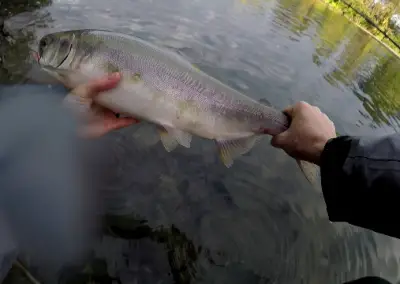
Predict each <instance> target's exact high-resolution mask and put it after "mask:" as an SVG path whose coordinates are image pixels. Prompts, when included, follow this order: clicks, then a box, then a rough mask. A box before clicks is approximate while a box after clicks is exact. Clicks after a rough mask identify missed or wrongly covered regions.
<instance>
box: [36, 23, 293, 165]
mask: <svg viewBox="0 0 400 284" xmlns="http://www.w3.org/2000/svg"><path fill="white" fill-rule="evenodd" d="M39 56H40V60H39V63H40V65H41V66H42V67H43V68H44V69H45V70H47V71H49V72H50V73H51V74H53V75H54V76H55V77H57V78H58V79H59V80H60V81H61V82H63V83H64V85H66V86H67V87H69V88H74V87H76V86H77V85H79V84H81V83H85V82H87V81H89V80H91V79H94V78H98V77H100V76H102V75H105V74H107V73H110V72H116V71H118V72H120V73H121V74H122V80H121V82H120V84H119V85H118V87H117V88H115V89H113V90H110V91H107V92H104V93H102V94H100V95H98V96H97V97H96V101H97V102H98V103H99V104H101V105H103V106H105V107H108V108H110V109H112V110H113V111H116V112H119V113H123V114H126V115H129V116H133V117H136V118H139V119H143V120H146V121H149V122H152V123H154V124H156V125H157V126H158V129H159V131H160V135H161V141H162V143H163V145H164V147H165V148H166V149H167V150H168V151H172V150H173V149H174V148H175V147H176V146H177V145H178V144H180V145H183V146H185V147H190V142H191V138H192V135H196V136H200V137H203V138H206V139H212V140H215V141H216V143H217V145H218V148H219V153H220V157H221V159H222V161H223V162H224V164H225V165H226V166H228V167H229V166H231V165H232V163H233V160H234V159H235V158H237V157H239V156H240V155H242V154H244V153H246V152H248V151H249V150H250V149H251V148H252V147H253V146H254V144H255V143H256V142H257V140H258V139H259V138H260V137H261V136H262V135H264V134H270V135H276V134H279V133H281V132H283V131H285V130H286V129H287V128H288V127H289V121H288V119H287V117H286V115H284V114H283V113H282V112H280V111H278V110H276V109H274V108H271V107H269V106H267V105H265V104H263V103H260V102H258V101H256V100H254V99H252V98H250V97H248V96H245V95H243V94H241V93H239V92H238V91H236V90H234V89H232V88H230V87H228V86H226V85H224V84H223V83H221V82H220V81H218V80H216V79H214V78H212V77H210V76H208V75H207V74H205V73H204V72H202V71H200V70H199V69H197V68H196V67H195V66H193V65H192V64H190V63H189V62H188V61H186V60H184V59H183V58H181V57H179V56H178V55H177V54H175V53H173V52H170V51H166V50H162V49H160V48H158V47H156V46H154V45H152V44H150V43H147V42H145V41H143V40H140V39H138V38H136V37H133V36H129V35H125V34H121V33H115V32H110V31H102V30H72V31H65V32H58V33H53V34H49V35H47V36H45V37H43V38H42V39H41V41H40V46H39Z"/></svg>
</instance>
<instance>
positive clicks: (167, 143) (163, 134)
mask: <svg viewBox="0 0 400 284" xmlns="http://www.w3.org/2000/svg"><path fill="white" fill-rule="evenodd" d="M158 132H159V133H160V139H161V143H162V144H163V146H164V148H165V150H166V151H167V152H172V151H173V150H175V148H176V147H177V146H178V142H177V141H176V139H175V138H174V137H173V136H172V135H170V134H169V133H168V131H167V130H166V129H165V128H163V127H158Z"/></svg>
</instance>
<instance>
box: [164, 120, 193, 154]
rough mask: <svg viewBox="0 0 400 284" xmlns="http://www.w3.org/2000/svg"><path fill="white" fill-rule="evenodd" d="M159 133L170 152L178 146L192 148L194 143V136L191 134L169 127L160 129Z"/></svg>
mask: <svg viewBox="0 0 400 284" xmlns="http://www.w3.org/2000/svg"><path fill="white" fill-rule="evenodd" d="M159 132H160V137H161V142H162V143H163V145H164V148H165V149H166V150H167V151H168V152H171V151H172V150H174V149H175V148H176V147H177V146H178V144H179V145H182V146H183V147H186V148H190V143H191V141H192V135H191V134H190V133H187V132H185V131H182V130H180V129H177V128H173V127H169V126H163V127H159Z"/></svg>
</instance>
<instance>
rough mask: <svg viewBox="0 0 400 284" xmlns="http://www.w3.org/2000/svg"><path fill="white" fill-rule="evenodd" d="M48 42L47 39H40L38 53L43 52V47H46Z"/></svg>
mask: <svg viewBox="0 0 400 284" xmlns="http://www.w3.org/2000/svg"><path fill="white" fill-rule="evenodd" d="M47 44H48V42H47V39H42V40H41V41H40V43H39V54H43V51H44V49H45V48H46V46H47Z"/></svg>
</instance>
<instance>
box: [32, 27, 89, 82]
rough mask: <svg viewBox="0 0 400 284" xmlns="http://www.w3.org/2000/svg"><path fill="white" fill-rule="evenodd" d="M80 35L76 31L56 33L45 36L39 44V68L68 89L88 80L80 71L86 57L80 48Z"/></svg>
mask: <svg viewBox="0 0 400 284" xmlns="http://www.w3.org/2000/svg"><path fill="white" fill-rule="evenodd" d="M80 35H81V34H80V33H79V32H77V31H64V32H57V33H52V34H48V35H45V36H44V37H42V38H41V40H40V42H39V53H38V58H39V59H38V63H39V65H40V67H41V68H42V69H43V70H44V71H46V72H47V73H49V74H50V75H51V76H53V77H55V78H56V79H58V80H59V81H60V82H61V83H63V84H64V86H66V87H68V88H74V87H76V86H77V85H79V84H82V83H85V82H87V81H88V80H89V78H87V77H86V76H84V74H82V72H81V70H80V69H81V67H82V60H83V58H84V57H85V56H86V55H87V53H85V51H84V50H83V49H82V48H81V46H80Z"/></svg>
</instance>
